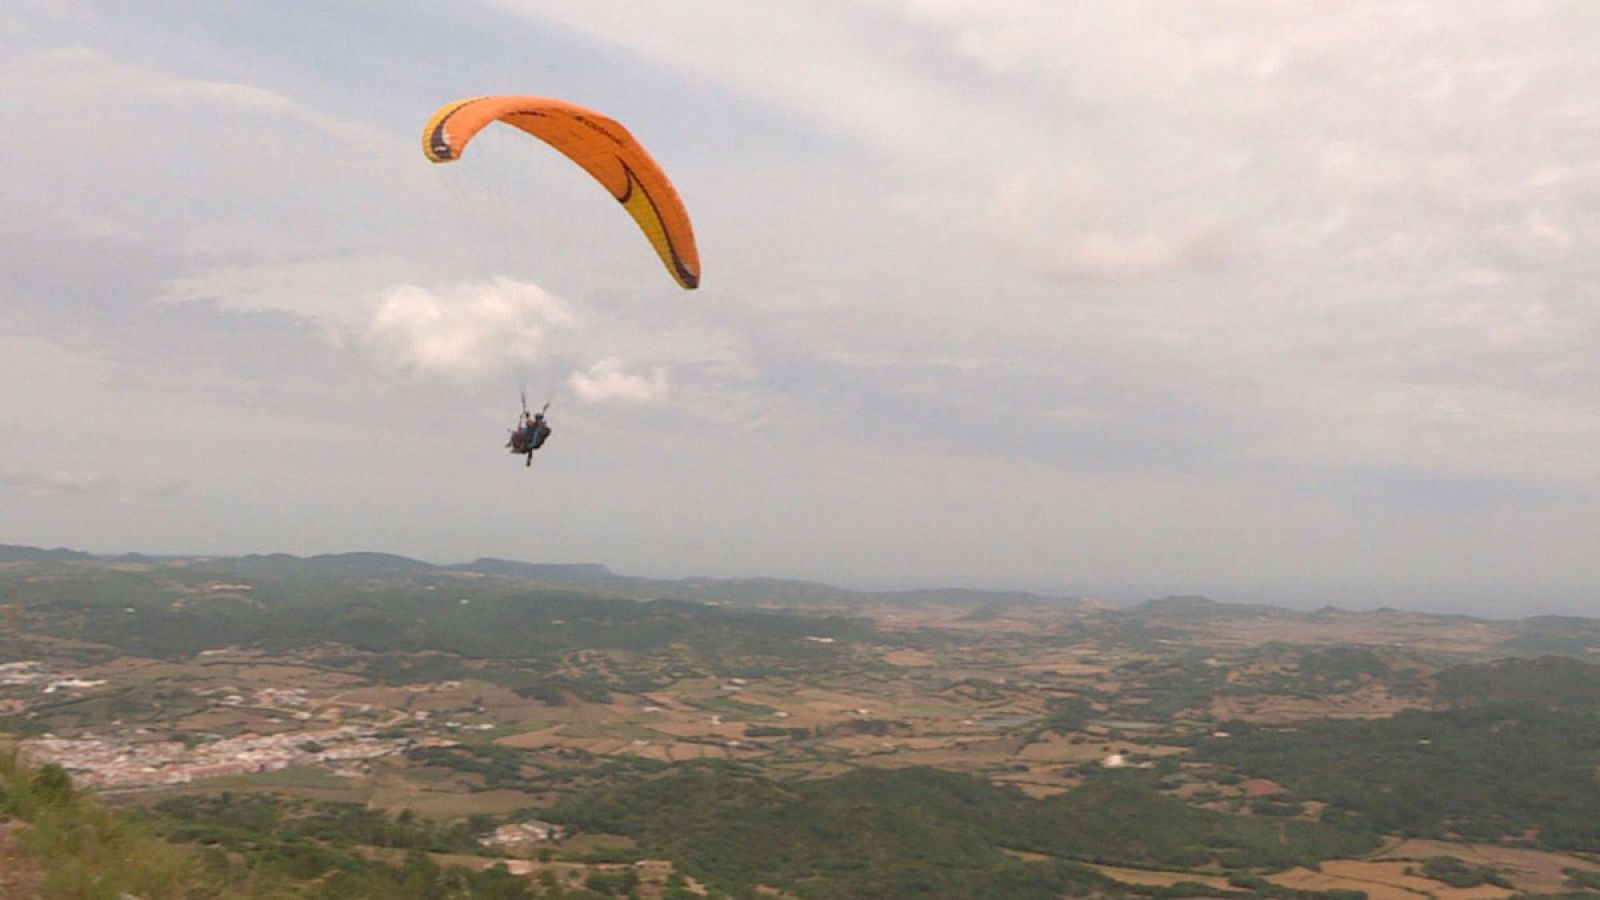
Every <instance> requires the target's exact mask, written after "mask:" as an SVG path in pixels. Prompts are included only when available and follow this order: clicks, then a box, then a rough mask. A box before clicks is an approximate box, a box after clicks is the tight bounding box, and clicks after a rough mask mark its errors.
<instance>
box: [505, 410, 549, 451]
mask: <svg viewBox="0 0 1600 900" xmlns="http://www.w3.org/2000/svg"><path fill="white" fill-rule="evenodd" d="M545 406H546V408H548V407H549V406H550V404H548V403H546V404H545ZM548 437H550V425H549V423H547V422H546V421H545V420H544V410H543V409H541V410H539V411H538V412H536V413H533V414H531V415H530V414H529V413H528V410H527V408H526V407H524V408H523V410H522V418H521V419H520V420H518V422H517V427H516V429H515V430H514V431H512V432H511V440H510V441H508V442H506V446H507V447H510V448H511V452H512V453H521V454H524V455H525V456H527V458H528V461H527V462H526V463H524V464H523V465H525V466H531V465H533V451H535V450H537V449H539V448H540V447H543V446H544V442H545V439H546V438H548Z"/></svg>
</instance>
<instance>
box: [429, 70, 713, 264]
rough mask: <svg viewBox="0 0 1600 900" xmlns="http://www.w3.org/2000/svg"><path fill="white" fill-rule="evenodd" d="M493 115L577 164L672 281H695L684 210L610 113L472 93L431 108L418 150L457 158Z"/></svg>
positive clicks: (435, 157)
mask: <svg viewBox="0 0 1600 900" xmlns="http://www.w3.org/2000/svg"><path fill="white" fill-rule="evenodd" d="M497 121H498V122H505V123H506V124H507V125H512V126H515V127H517V128H519V129H521V130H523V131H525V132H527V133H528V134H531V135H533V136H534V137H536V138H539V139H540V140H542V141H544V142H545V143H547V144H549V145H550V146H552V147H554V148H556V149H557V150H559V151H561V152H562V153H563V154H565V155H566V157H567V158H568V159H570V160H572V161H573V162H575V163H577V164H578V165H579V166H582V167H583V169H584V171H586V172H588V173H589V174H590V175H591V176H593V177H594V179H595V180H596V181H598V182H600V183H601V184H602V185H604V186H605V188H606V190H608V191H610V192H611V196H612V197H614V198H616V200H617V202H619V203H621V204H622V205H623V207H624V208H626V209H627V211H628V214H629V215H631V216H633V219H634V221H635V222H637V223H638V224H639V229H640V230H641V231H643V232H644V234H645V237H647V238H649V239H650V244H651V246H653V247H655V250H656V254H657V255H659V256H660V257H661V262H662V264H663V265H665V266H666V267H667V272H668V273H669V274H671V275H672V278H673V280H675V281H677V282H678V284H679V285H681V286H682V287H684V288H685V289H689V290H692V289H694V288H696V287H698V286H699V285H700V254H699V251H698V250H696V249H695V243H694V230H693V228H692V227H691V226H690V223H689V212H688V210H686V209H685V208H684V206H683V201H682V200H680V199H679V198H678V192H677V190H675V189H674V188H673V186H672V182H671V181H669V180H668V179H667V175H666V173H665V172H663V171H662V170H661V167H660V166H659V165H657V164H656V161H655V160H654V159H652V158H651V157H650V154H649V153H646V152H645V149H644V147H643V146H642V145H641V144H640V143H639V142H638V140H636V139H635V138H634V136H633V135H632V134H629V133H628V130H627V129H626V128H623V127H622V125H621V124H619V123H618V122H616V121H615V120H613V119H610V118H607V117H606V116H603V115H601V114H600V113H597V112H595V111H594V110H591V109H585V108H584V107H581V106H578V105H576V104H573V103H568V102H566V101H564V100H554V99H551V98H548V97H518V96H498V97H473V98H470V99H466V100H458V101H456V102H455V103H450V104H446V105H445V106H443V107H441V108H440V109H439V111H438V112H435V113H434V114H433V118H431V119H429V120H428V125H427V128H425V129H424V130H423V132H422V152H423V153H424V154H425V155H426V156H427V157H428V159H430V160H432V161H434V162H436V163H445V162H451V161H453V160H456V159H459V158H460V156H461V153H462V151H463V150H465V149H466V146H467V143H468V142H470V141H471V140H472V138H473V136H474V135H476V134H477V133H478V132H479V131H482V130H483V129H484V127H486V126H487V125H489V123H491V122H497Z"/></svg>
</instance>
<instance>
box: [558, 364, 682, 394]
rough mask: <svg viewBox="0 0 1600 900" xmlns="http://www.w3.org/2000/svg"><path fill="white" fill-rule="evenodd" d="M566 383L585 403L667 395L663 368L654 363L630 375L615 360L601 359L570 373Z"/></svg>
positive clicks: (625, 368)
mask: <svg viewBox="0 0 1600 900" xmlns="http://www.w3.org/2000/svg"><path fill="white" fill-rule="evenodd" d="M567 385H568V387H570V388H571V389H572V392H573V393H574V394H576V395H577V396H578V399H579V400H582V401H583V402H585V403H605V402H621V403H656V402H659V401H661V400H663V399H665V398H666V396H667V370H666V369H665V368H663V367H660V366H657V367H655V368H652V369H651V370H650V371H649V372H648V373H646V374H634V373H632V372H629V371H628V370H627V367H626V366H625V365H624V364H623V362H622V360H619V359H603V360H600V361H599V362H597V363H595V364H594V365H592V366H590V367H589V368H588V369H585V370H584V371H581V372H573V373H572V375H571V377H569V378H568V379H567Z"/></svg>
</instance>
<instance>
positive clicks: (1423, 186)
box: [0, 0, 1600, 617]
mask: <svg viewBox="0 0 1600 900" xmlns="http://www.w3.org/2000/svg"><path fill="white" fill-rule="evenodd" d="M1597 39H1600V5H1597V4H1593V3H1588V2H1576V0H1575V2H1570V3H1562V2H1526V3H1514V4H1508V3H1502V2H1476V0H1448V2H1446V0H1438V2H1394V3H1371V2H1360V3H1353V2H1343V0H1329V2H1319V3H1301V2H1295V3H1277V2H1239V3H1229V4H1175V3H1165V2H1153V0H1152V2H1119V3H1091V2H1068V0H1007V2H1005V3H995V2H993V0H849V2H845V0H840V2H830V3H815V2H795V0H697V2H695V3H693V4H688V3H639V2H637V0H585V2H584V3H567V2H556V0H552V2H540V0H460V2H455V3H450V4H439V3H432V2H430V3H422V2H411V0H342V2H328V3H320V4H285V3H281V2H277V0H236V2H231V3H227V4H216V3H209V2H174V0H160V2H153V0H152V2H143V0H115V2H101V3H96V2H79V0H21V2H11V3H7V4H5V5H4V6H3V7H0V51H3V53H0V116H3V118H4V121H7V122H9V123H11V128H10V129H9V139H8V149H7V153H6V160H5V163H4V166H5V176H4V179H3V181H0V211H3V213H4V215H3V216H0V385H4V388H3V390H0V418H3V421H4V422H5V423H6V425H5V427H4V428H3V429H0V542H7V543H20V544H31V545H40V546H58V545H61V546H70V547H75V548H79V549H85V550H91V551H97V552H124V551H140V552H147V553H208V554H237V553H250V552H275V551H281V552H290V553H298V554H314V553H323V552H342V551H351V550H376V551H386V552H392V553H400V554H405V555H408V556H413V557H417V558H421V559H426V560H431V561H435V562H454V561H462V560H470V559H474V558H476V557H479V556H500V557H509V558H515V559H523V560H533V561H551V562H568V561H594V562H602V563H605V564H607V565H610V566H611V567H612V568H613V569H615V570H617V571H619V572H625V573H629V574H640V575H652V576H662V577H676V576H686V575H711V576H749V575H765V576H778V577H798V578H809V579H816V580H821V581H826V582H830V583H833V584H839V585H843V586H850V587H876V588H894V587H898V588H912V587H925V586H968V587H987V588H999V589H1023V590H1034V591H1039V592H1044V593H1050V594H1059V595H1090V596H1100V597H1107V598H1112V599H1142V598H1143V597H1145V596H1156V595H1160V594H1165V593H1201V594H1206V595H1209V596H1213V597H1216V598H1218V599H1230V600H1251V601H1265V602H1278V603H1281V604H1285V605H1321V604H1323V603H1333V604H1336V605H1340V606H1345V607H1349V608H1368V607H1373V606H1398V607H1402V608H1422V609H1450V610H1464V611H1470V612H1475V613H1478V614H1484V615H1492V616H1499V617H1515V616H1521V615H1528V614H1533V613H1544V612H1566V613H1580V614H1585V613H1586V614H1592V615H1600V526H1597V524H1596V523H1600V352H1597V350H1600V296H1597V288H1596V285H1597V284H1600V92H1597V91H1596V89H1595V86H1596V85H1600V54H1596V53H1594V46H1595V44H1596V41H1597ZM502 93H504V94H534V95H542V96H550V97H558V98H562V99H565V100H569V101H572V102H576V103H579V104H582V105H585V106H588V107H591V108H593V109H596V110H599V111H601V112H603V113H605V114H607V115H609V116H611V117H613V118H615V119H617V120H619V121H621V122H622V123H624V124H625V125H626V126H627V127H628V128H629V129H630V130H631V131H632V133H633V134H634V135H635V136H636V137H638V138H639V139H640V141H641V142H642V143H643V144H644V145H645V147H647V148H648V149H649V151H650V152H651V154H652V155H653V156H654V157H655V158H656V159H657V161H658V162H660V163H661V165H662V166H663V168H664V169H665V170H666V171H667V172H668V173H669V175H670V177H671V178H672V180H673V182H674V183H675V184H676V186H677V189H678V192H679V193H680V195H681V196H682V197H683V199H684V201H685V203H686V205H687V206H688V208H689V211H690V215H691V216H692V218H693V221H694V227H695V232H696V237H697V240H698V243H699V248H700V255H701V260H702V278H703V280H702V286H701V288H700V289H699V290H697V291H694V292H685V291H683V290H681V289H680V288H678V287H677V286H676V285H675V284H674V283H673V282H672V280H671V278H670V277H668V275H667V274H666V272H665V270H664V269H662V267H661V264H660V262H659V261H658V260H657V259H656V257H655V254H654V253H653V252H652V251H651V249H650V247H649V245H648V243H647V242H646V241H645V240H644V238H643V237H642V236H641V235H640V234H639V233H638V231H637V229H636V228H635V226H634V225H633V223H632V221H631V220H630V219H629V218H628V217H627V215H626V214H625V212H624V211H623V210H621V209H620V208H618V207H617V204H616V203H614V202H613V201H612V200H610V199H608V197H607V195H606V194H605V193H604V191H603V190H602V189H601V188H600V187H599V186H598V185H596V184H595V183H593V182H592V181H590V180H588V179H587V176H585V175H584V173H583V172H582V171H581V170H579V169H577V168H576V167H575V166H573V165H571V164H570V163H569V162H567V161H566V160H565V159H563V158H562V157H560V156H559V155H558V154H556V153H555V152H554V151H553V150H551V149H550V148H548V147H545V146H544V145H542V144H540V143H539V142H538V141H536V140H533V139H532V138H529V137H527V136H526V135H523V134H521V133H520V132H516V131H514V130H513V129H509V128H505V127H504V126H494V127H491V128H490V129H489V130H486V131H485V132H484V133H483V134H482V135H480V136H479V138H478V139H477V140H476V141H475V142H474V143H473V144H472V145H471V147H470V148H469V149H468V151H467V152H466V153H465V154H464V156H463V159H461V160H460V161H458V162H456V163H452V164H450V165H444V166H439V165H433V164H430V163H429V162H428V161H427V160H425V159H424V157H423V155H422V152H421V146H420V134H421V129H422V126H423V124H424V123H425V122H426V121H427V119H428V117H429V115H430V114H431V113H432V112H433V111H434V110H435V109H436V108H438V107H439V106H442V105H443V104H445V103H447V102H450V101H452V100H456V99H458V98H461V97H468V96H476V95H483V94H502ZM523 390H526V391H527V392H528V394H529V398H530V400H531V401H533V402H535V403H542V402H544V401H545V400H547V399H548V400H550V401H551V403H552V405H551V408H550V416H551V423H552V425H553V427H554V434H553V436H552V437H551V439H550V441H549V443H548V444H547V445H546V446H545V448H544V449H542V450H540V451H539V453H538V454H537V455H536V456H535V458H534V461H533V465H532V467H531V468H524V466H523V465H522V460H521V459H520V458H516V457H512V456H510V455H509V454H507V453H506V452H505V450H504V449H503V444H504V442H505V439H506V434H507V430H508V429H509V428H510V427H511V426H512V425H513V424H514V422H515V419H516V416H517V413H518V411H519V400H518V395H519V393H520V392H522V391H523Z"/></svg>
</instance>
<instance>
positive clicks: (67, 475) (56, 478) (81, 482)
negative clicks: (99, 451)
mask: <svg viewBox="0 0 1600 900" xmlns="http://www.w3.org/2000/svg"><path fill="white" fill-rule="evenodd" d="M114 484H115V482H114V481H113V480H112V479H111V477H110V476H108V475H106V474H104V473H103V472H86V471H72V470H61V469H57V470H50V471H42V472H41V471H31V470H27V469H17V468H8V469H0V487H9V488H20V489H22V490H25V491H29V492H33V493H41V494H95V493H100V492H102V491H106V490H108V489H110V488H111V487H112V486H113V485H114Z"/></svg>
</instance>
